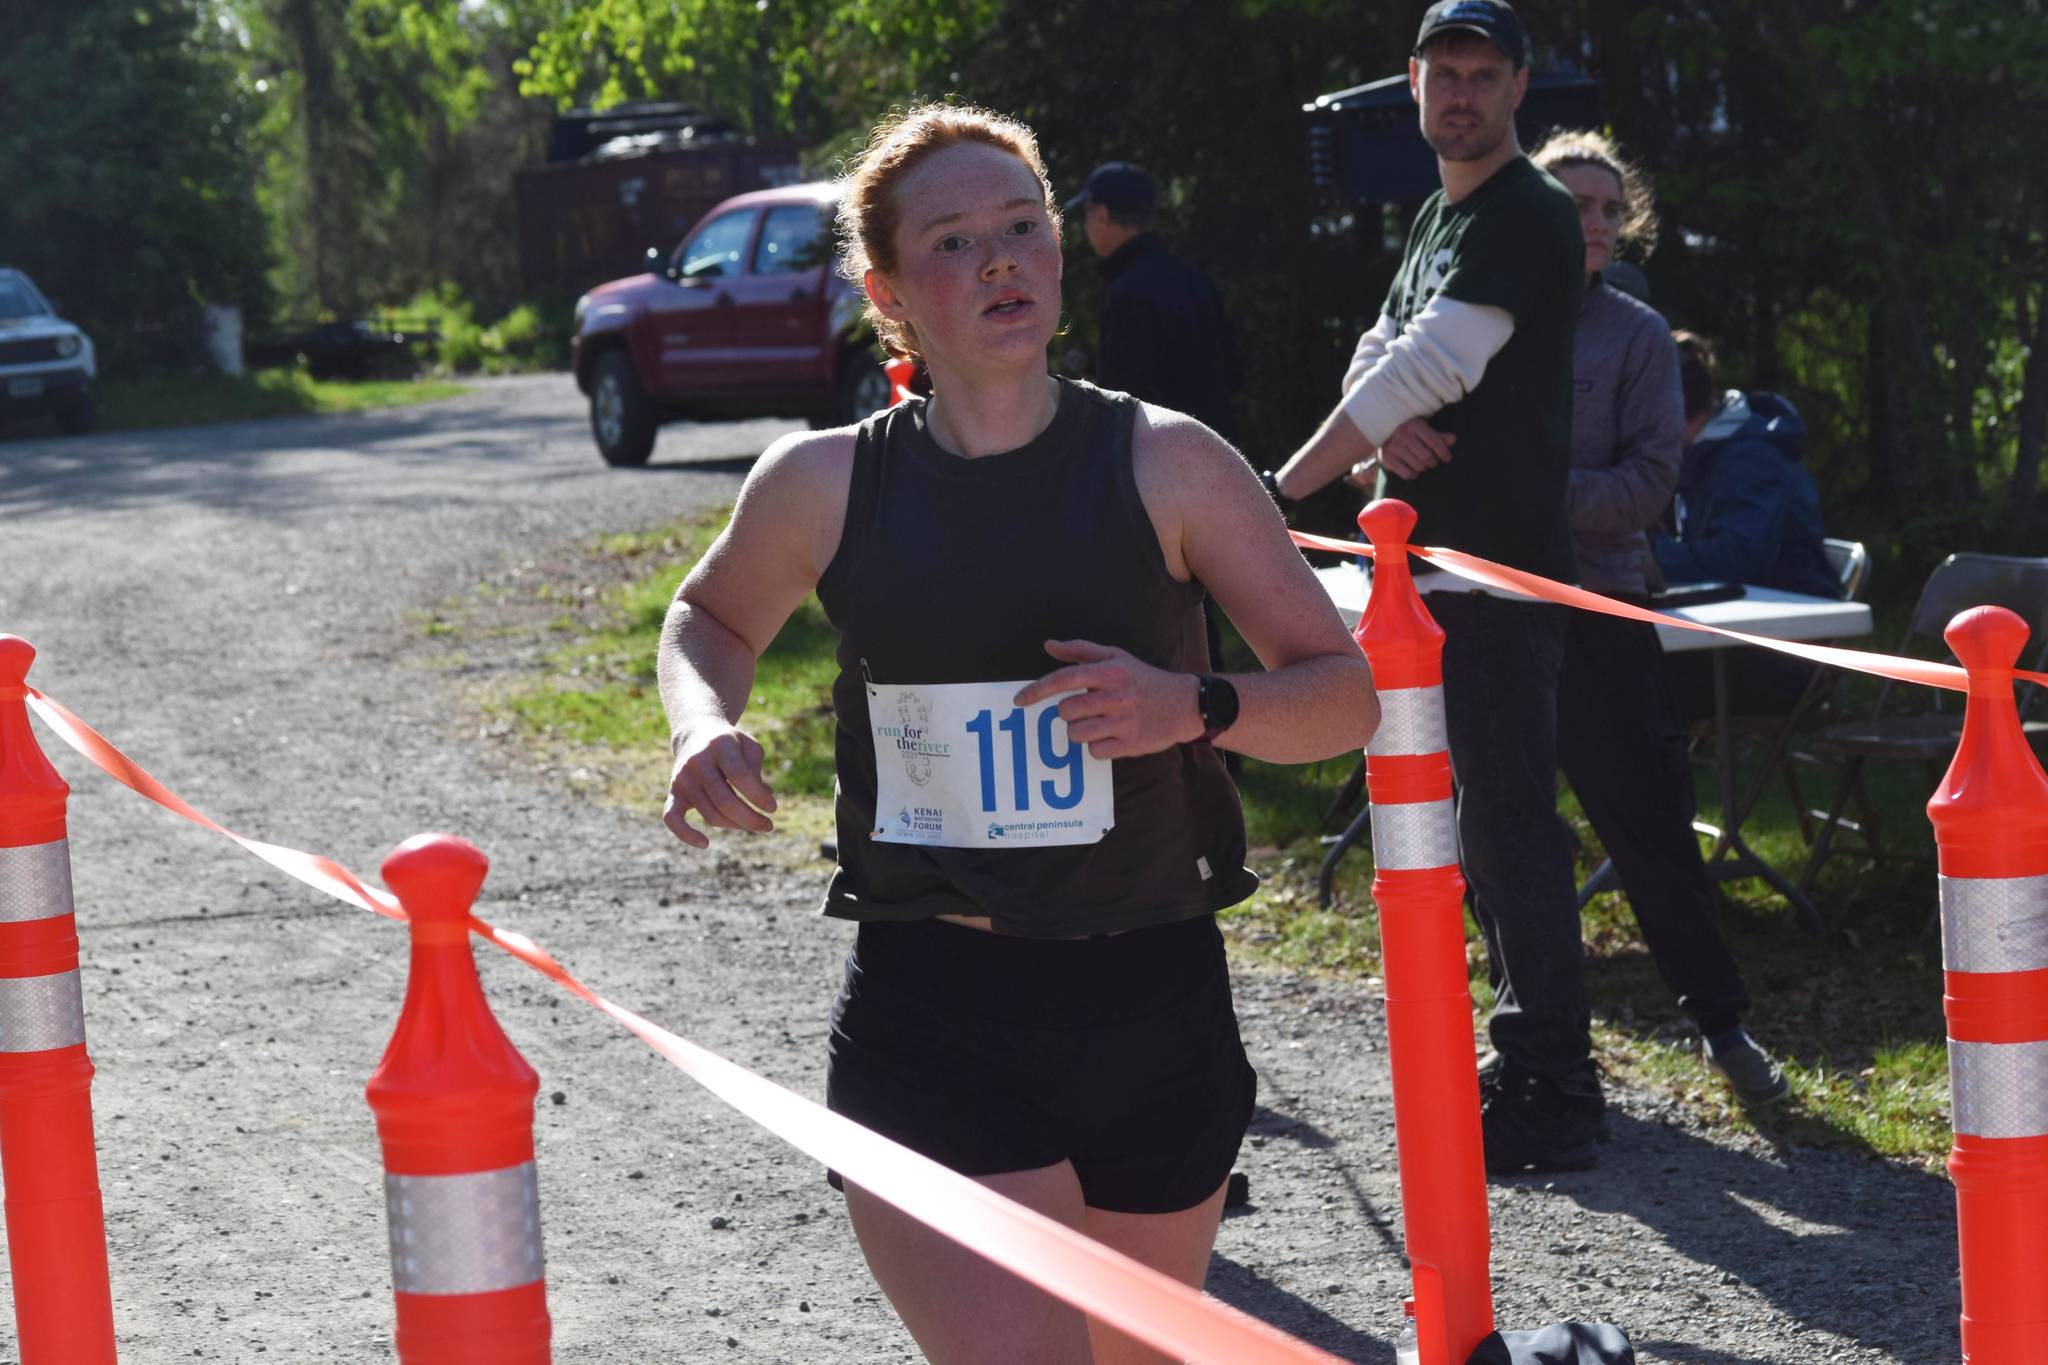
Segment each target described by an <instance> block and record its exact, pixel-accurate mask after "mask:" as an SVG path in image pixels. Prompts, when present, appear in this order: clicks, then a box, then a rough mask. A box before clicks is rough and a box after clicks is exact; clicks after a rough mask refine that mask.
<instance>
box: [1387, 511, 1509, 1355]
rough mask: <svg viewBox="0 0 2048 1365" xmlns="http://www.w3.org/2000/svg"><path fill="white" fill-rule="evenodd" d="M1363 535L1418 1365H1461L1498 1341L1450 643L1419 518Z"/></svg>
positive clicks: (1396, 520)
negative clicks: (1426, 600)
mask: <svg viewBox="0 0 2048 1365" xmlns="http://www.w3.org/2000/svg"><path fill="white" fill-rule="evenodd" d="M1358 524H1359V526H1360V527H1361V528H1362V529H1363V530H1364V531H1365V534H1366V536H1367V538H1368V539H1370V540H1371V541H1372V544H1373V551H1374V564H1373V581H1372V595H1371V596H1370V597H1369V598H1368V599H1367V601H1366V606H1365V614H1364V615H1363V616H1361V617H1360V618H1359V622H1358V628H1357V630H1356V631H1354V632H1353V638H1355V639H1356V640H1357V641H1358V646H1359V648H1360V649H1362V650H1364V651H1365V657H1366V659H1367V660H1368V661H1369V662H1370V663H1371V664H1372V676H1373V687H1374V689H1375V690H1376V691H1377V692H1378V693H1379V702H1380V726H1379V729H1378V730H1377V731H1375V732H1374V734H1373V737H1372V742H1371V743H1370V744H1369V745H1368V746H1367V748H1366V751H1365V770H1366V791H1367V793H1368V795H1369V797H1370V799H1371V802H1372V854H1373V879H1372V894H1373V900H1374V901H1375V902H1376V903H1377V904H1378V906H1379V916H1380V946H1381V954H1382V956H1383V958H1384V960H1385V964H1386V965H1385V971H1386V980H1387V1051H1388V1053H1389V1054H1390V1057H1391V1059H1392V1066H1393V1074H1394V1139H1395V1145H1396V1148H1397V1150H1398V1152H1399V1156H1400V1166H1401V1219H1402V1225H1403V1230H1404V1232H1405V1234H1406V1238H1407V1244H1408V1260H1409V1263H1410V1265H1411V1266H1412V1267H1413V1273H1414V1282H1415V1335H1416V1345H1417V1347H1418V1349H1419V1351H1420V1353H1421V1357H1422V1365H1463V1362H1464V1361H1465V1360H1466V1359H1467V1358H1468V1357H1469V1356H1470V1355H1471V1354H1472V1351H1473V1350H1474V1348H1476V1347H1477V1346H1478V1345H1479V1343H1480V1342H1481V1341H1483V1340H1484V1339H1485V1338H1486V1337H1487V1336H1488V1335H1489V1334H1491V1333H1492V1331H1493V1286H1492V1283H1491V1281H1490V1279H1489V1271H1488V1265H1487V1258H1488V1254H1489V1250H1490V1246H1491V1240H1492V1232H1491V1228H1490V1225H1489V1223H1488V1219H1487V1211H1486V1156H1485V1149H1484V1145H1483V1143H1482V1140H1481V1137H1480V1131H1479V1068H1478V1058H1477V1056H1476V1053H1475V1048H1474V1045H1473V1041H1472V988H1471V984H1470V983H1469V981H1468V980H1467V979H1466V974H1465V972H1466V969H1465V909H1464V904H1465V879H1464V877H1463V876H1462V875H1461V874H1460V873H1459V871H1458V827H1457V816H1456V811H1455V807H1454V804H1453V800H1452V790H1451V758H1450V753H1449V748H1448V743H1449V741H1448V729H1447V727H1446V724H1445V720H1444V700H1443V648H1444V632H1443V628H1442V627H1441V626H1439V625H1437V623H1436V622H1435V621H1434V620H1433V619H1431V617H1430V615H1429V612H1428V611H1427V610H1426V609H1425V608H1424V607H1423V605H1422V598H1421V596H1420V595H1419V594H1418V593H1417V592H1416V591H1415V580H1414V577H1413V576H1412V574H1411V573H1410V571H1409V567H1408V536H1409V533H1410V532H1411V531H1413V530H1414V529H1415V509H1414V508H1412V507H1410V506H1409V505H1408V504H1407V503H1405V502H1400V501H1398V500H1396V499H1393V498H1382V499H1380V500H1379V501H1378V502H1375V503H1373V504H1372V505H1371V506H1370V507H1368V508H1366V509H1365V510H1364V511H1363V512H1361V513H1360V514H1359V517H1358Z"/></svg>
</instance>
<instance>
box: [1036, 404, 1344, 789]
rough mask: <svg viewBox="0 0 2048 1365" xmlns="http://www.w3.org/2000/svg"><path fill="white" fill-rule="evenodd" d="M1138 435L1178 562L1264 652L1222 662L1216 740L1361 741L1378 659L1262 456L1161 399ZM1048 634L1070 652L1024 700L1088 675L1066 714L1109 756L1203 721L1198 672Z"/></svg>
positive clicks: (1144, 483) (1156, 521) (1316, 754)
mask: <svg viewBox="0 0 2048 1365" xmlns="http://www.w3.org/2000/svg"><path fill="white" fill-rule="evenodd" d="M1133 442H1134V449H1133V452H1132V460H1133V464H1134V466H1135V469H1136V473H1137V480H1138V491H1139V495H1140V497H1141V498H1142V499H1143V500H1144V503H1145V510H1146V511H1147V513H1148V514H1149V515H1150V517H1151V520H1152V524H1153V527H1154V529H1155V531H1156V532H1157V533H1158V536H1159V543H1160V549H1161V551H1162V553H1163V554H1164V555H1165V557H1166V562H1167V568H1168V570H1169V571H1170V572H1172V573H1173V575H1174V576H1175V577H1177V578H1179V577H1187V578H1192V579H1194V580H1196V581H1198V582H1200V583H1201V584H1202V585H1203V586H1204V587H1206V588H1207V589H1208V590H1209V592H1210V594H1211V595H1212V596H1213V597H1214V598H1215V599H1216V601H1217V604H1218V605H1220V606H1221V607H1222V608H1223V610H1224V612H1225V613H1226V614H1228V615H1229V617H1230V620H1231V623H1232V624H1233V625H1235V626H1236V627H1237V629H1238V632H1239V633H1240V634H1241V635H1243V636H1244V638H1245V641H1246V643H1248V644H1249V645H1250V646H1251V647H1252V651H1253V653H1255V654H1257V655H1258V657H1259V662H1260V663H1262V664H1264V665H1265V671H1264V672H1262V673H1228V674H1224V675H1222V676H1224V677H1226V678H1228V679H1229V681H1230V683H1231V684H1232V686H1233V687H1235V688H1236V690H1237V695H1238V718H1237V720H1236V722H1235V723H1234V724H1232V725H1231V727H1230V728H1229V729H1227V730H1225V731H1223V732H1222V733H1221V734H1220V735H1218V736H1217V737H1216V739H1215V743H1216V744H1217V745H1218V746H1219V747H1221V748H1226V749H1233V750H1236V751H1237V752H1238V753H1242V754H1248V755H1250V756H1251V757H1253V758H1259V759H1264V760H1266V761H1267V762H1271V763H1307V762H1313V761H1315V760H1318V759H1324V758H1329V757H1331V756H1332V755H1335V754H1340V753H1345V752H1349V751H1355V750H1358V749H1362V748H1364V747H1365V745H1366V742H1367V741H1368V740H1370V739H1371V738H1372V733H1373V730H1374V728H1375V727H1377V726H1378V724H1379V701H1378V698H1377V697H1376V696H1375V695H1374V692H1373V686H1372V672H1371V670H1370V669H1369V668H1368V667H1367V666H1366V662H1365V656H1364V655H1362V654H1361V653H1359V650H1358V645H1357V644H1356V643H1355V642H1354V641H1353V640H1352V639H1351V636H1350V635H1349V634H1347V633H1346V631H1345V629H1344V623H1343V621H1342V620H1341V619H1340V618H1339V617H1338V615H1337V609H1336V607H1335V606H1334V605H1333V604H1332V603H1331V601H1330V598H1329V595H1328V594H1327V593H1325V592H1324V591H1323V589H1322V586H1321V585H1320V584H1319V583H1317V582H1316V578H1315V574H1314V573H1313V572H1311V571H1310V569H1309V567H1308V563H1307V561H1305V560H1304V559H1302V557H1301V552H1300V551H1299V550H1297V549H1296V548H1295V547H1294V543H1293V542H1292V541H1290V540H1289V539H1288V538H1287V527H1286V524H1285V523H1284V522H1283V521H1282V520H1281V518H1280V513H1279V511H1278V509H1276V508H1275V507H1274V506H1273V501H1272V499H1271V498H1269V497H1268V496H1267V495H1266V491H1265V489H1264V488H1262V487H1261V486H1260V484H1259V480H1258V475H1257V474H1256V473H1254V472H1253V470H1252V467H1251V466H1250V465H1249V464H1247V463H1246V462H1245V459H1244V457H1243V456H1242V455H1240V454H1238V453H1237V451H1235V450H1233V449H1232V448H1231V446H1230V444H1229V443H1228V442H1226V441H1225V440H1223V438H1222V437H1220V436H1218V435H1216V434H1215V433H1214V432H1212V431H1210V430H1209V429H1208V428H1207V427H1205V426H1203V425H1202V424H1201V423H1200V422H1197V421H1195V420H1194V419H1193V418H1191V417H1185V416H1182V415H1181V414H1179V413H1176V412H1171V411H1169V410H1167V409H1163V408H1155V407H1150V406H1147V407H1146V408H1145V410H1144V413H1143V415H1141V416H1140V417H1139V419H1138V423H1137V431H1136V433H1135V434H1134V436H1133ZM1047 648H1048V652H1049V653H1051V654H1053V656H1054V657H1055V658H1059V659H1063V660H1068V661H1070V662H1069V666H1068V667H1066V668H1061V669H1057V670H1055V671H1054V672H1052V673H1049V674H1047V675H1046V676H1045V677H1043V678H1040V679H1039V680H1038V681H1036V682H1034V683H1032V684H1031V685H1030V686H1029V687H1027V688H1026V689H1024V691H1023V692H1021V693H1019V694H1018V702H1019V704H1020V705H1029V704H1030V703H1031V702H1033V701H1036V700H1038V699H1039V698H1041V697H1045V696H1051V695H1053V694H1056V693H1059V692H1064V691H1070V690H1073V689H1076V688H1080V689H1082V692H1081V694H1080V695H1078V696H1073V697H1069V698H1067V699H1066V700H1065V701H1064V702H1062V703H1061V704H1060V714H1061V715H1062V716H1063V717H1064V718H1065V720H1066V721H1067V732H1068V734H1069V735H1071V736H1072V737H1073V738H1074V739H1075V740H1077V741H1080V742H1084V743H1087V744H1088V745H1089V747H1090V750H1091V751H1092V752H1094V753H1096V754H1097V755H1098V756H1100V757H1104V758H1124V757H1131V756H1134V755H1137V754H1146V753H1154V752H1157V751H1158V750H1161V749H1165V748H1168V747H1170V746H1171V745H1174V744H1180V743H1186V742H1187V741H1189V740H1192V739H1195V738H1197V737H1199V736H1200V735H1201V733H1202V722H1201V716H1200V713H1199V711H1198V710H1197V705H1196V675H1194V674H1192V673H1174V672H1170V671H1168V670H1165V669H1159V668H1153V667H1151V666H1150V665H1148V664H1145V663H1143V662H1141V661H1139V660H1137V659H1135V658H1133V657H1132V656H1131V655H1129V654H1127V653H1125V652H1124V651H1122V650H1119V649H1110V648H1108V647H1106V646H1103V645H1099V644H1094V643H1092V642H1089V641H1085V640H1069V641H1049V642H1048V644H1047Z"/></svg>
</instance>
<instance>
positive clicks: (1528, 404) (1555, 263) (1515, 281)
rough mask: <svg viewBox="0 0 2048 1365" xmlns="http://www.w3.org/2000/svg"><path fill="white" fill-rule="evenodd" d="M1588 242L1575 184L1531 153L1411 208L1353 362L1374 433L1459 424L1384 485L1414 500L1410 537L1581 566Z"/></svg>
mask: <svg viewBox="0 0 2048 1365" xmlns="http://www.w3.org/2000/svg"><path fill="white" fill-rule="evenodd" d="M1584 263H1585V247H1584V243H1583V239H1582V238H1581V236H1580V231H1579V215H1578V209H1577V207H1576V206H1575V205H1574V203H1573V201H1572V197H1571V194H1570V193H1569V192H1568V191H1566V190H1565V188H1564V187H1563V186H1562V185H1559V184H1558V183H1557V182H1556V181H1555V180H1553V179H1552V178H1551V177H1550V176H1549V175H1547V174H1546V173H1544V172H1543V171H1541V170H1538V169H1537V168H1536V167H1535V166H1534V165H1533V164H1532V163H1531V162H1530V161H1529V160H1528V159H1527V158H1526V157H1517V158H1516V159H1515V160H1513V161H1510V162H1509V163H1508V164H1507V165H1505V166H1503V167H1501V169H1500V170H1498V171H1496V172H1494V174H1493V175H1492V176H1491V177H1490V178H1489V179H1488V180H1487V181H1486V183H1485V184H1483V185H1481V186H1480V187H1479V188H1478V189H1477V190H1474V191H1473V192H1472V193H1471V194H1468V195H1466V196H1465V197H1464V198H1463V199H1461V200H1459V201H1458V202H1457V203H1455V204H1451V203H1446V202H1445V199H1444V195H1443V192H1442V191H1441V190H1439V191H1438V192H1437V193H1436V194H1434V195H1432V196H1430V198H1429V200H1428V202H1427V203H1425V204H1424V205H1423V208H1422V211H1421V213H1420V214H1419V215H1418V216H1417V217H1416V219H1415V226H1414V228H1413V230H1412V231H1411V232H1410V233H1409V236H1408V247H1407V250H1406V251H1405V252H1404V253H1403V255H1402V259H1401V266H1400V269H1399V271H1398V272H1396V274H1395V276H1394V281H1393V284H1392V285H1391V286H1390V287H1389V288H1388V290H1387V298H1386V303H1385V305H1384V306H1383V308H1382V310H1381V316H1380V319H1379V322H1378V323H1377V324H1376V325H1375V326H1374V327H1373V329H1372V330H1371V331H1369V332H1367V333H1366V334H1365V335H1364V337H1362V338H1361V339H1360V341H1359V346H1358V353H1357V355H1356V356H1355V357H1354V359H1353V362H1352V367H1351V372H1350V373H1349V374H1347V375H1346V376H1345V398H1344V404H1343V406H1344V410H1345V412H1346V413H1347V414H1349V415H1350V417H1351V420H1352V421H1353V422H1354V423H1355V424H1356V425H1357V426H1358V428H1359V430H1360V431H1361V432H1363V433H1364V434H1365V436H1366V438H1367V439H1368V440H1370V441H1371V442H1372V443H1373V444H1374V446H1376V447H1377V446H1379V445H1381V444H1384V442H1385V441H1386V440H1387V438H1388V436H1390V435H1391V434H1392V432H1393V430H1394V429H1395V428H1396V427H1398V426H1399V425H1401V423H1402V422H1404V421H1406V420H1408V419H1409V418H1411V417H1423V418H1425V419H1426V420H1427V421H1428V422H1429V424H1430V425H1431V426H1432V427H1434V428H1436V430H1438V431H1440V432H1443V433H1445V434H1446V435H1453V436H1456V437H1457V441H1456V442H1455V443H1454V445H1453V446H1452V448H1451V459H1450V461H1449V462H1448V463H1446V464H1443V465H1439V466H1437V467H1436V468H1433V469H1430V470H1427V471H1425V472H1424V473H1423V474H1422V476H1421V477H1420V478H1416V479H1404V478H1401V477H1399V476H1398V475H1394V474H1391V473H1389V472H1386V471H1384V470H1383V471H1382V472H1381V474H1380V485H1379V489H1380V495H1381V496H1382V497H1395V498H1400V499H1402V500H1403V501H1405V502H1408V503H1410V504H1412V505H1413V506H1414V507H1415V510H1416V513H1417V516H1418V521H1417V523H1416V528H1415V543H1416V544H1419V545H1444V546H1448V547H1450V548H1452V549H1458V550H1463V551H1465V552H1467V553H1469V554H1475V555H1480V556H1483V557H1485V558H1487V559H1493V560H1498V561H1500V562H1501V563H1504V564H1510V565H1513V566H1514V567H1516V568H1520V569H1527V570H1529V571H1531V572H1534V573H1540V574H1544V575H1546V576H1548V577H1551V578H1557V579H1562V580H1565V581H1567V582H1568V581H1571V580H1572V578H1573V576H1574V569H1573V558H1572V542H1571V531H1570V525H1569V522H1568V520H1567V517H1566V510H1565V490H1566V484H1567V482H1568V480H1569V477H1570V471H1571V439H1572V343H1573V339H1574V332H1575V330H1576V328H1577V325H1578V315H1579V305H1580V302H1581V293H1582V291H1583V289H1584V285H1585V280H1584V273H1585V264H1584Z"/></svg>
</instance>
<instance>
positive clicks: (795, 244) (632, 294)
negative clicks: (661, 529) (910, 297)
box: [569, 184, 890, 465]
mask: <svg viewBox="0 0 2048 1365" xmlns="http://www.w3.org/2000/svg"><path fill="white" fill-rule="evenodd" d="M837 206H838V191H837V188H836V187H835V186H833V185H830V184H805V185H789V186H784V187H782V188H779V189H772V190H755V191H752V192H750V193H747V194H741V195H735V196H734V197H733V198H731V199H727V200H726V201H725V202H723V203H721V204H720V205H718V207H716V208H714V209H712V210H711V212H710V213H708V214H706V215H705V216H704V218H703V220H702V221H701V222H699V223H698V224H697V226H696V227H695V228H693V229H692V230H691V231H690V233H689V235H688V236H686V237H685V238H684V239H683V243H682V245H681V246H679V247H677V248H676V249H675V251H673V252H672V253H670V254H668V255H667V256H663V255H662V254H661V253H660V252H659V251H657V250H652V249H650V250H649V251H648V253H647V257H648V269H647V272H646V273H645V274H640V275H633V276H629V277H627V278H626V279H622V280H613V281H611V282H610V283H608V284H601V285H599V286H598V287H597V288H595V289H593V290H591V291H590V292H589V293H588V294H585V295H584V296H583V297H582V298H580V299H578V300H577V301H576V334H575V338H574V340H573V341H572V342H571V343H570V352H569V354H570V364H571V366H572V368H574V370H575V372H576V386H577V387H578V388H580V389H581V390H582V391H583V392H584V393H585V394H587V395H588V396H589V398H590V430H591V433H592V434H593V435H594V436H595V437H596V438H597V449H598V453H599V454H601V455H603V456H604V458H605V462H606V463H607V464H614V465H638V464H645V463H646V462H647V457H648V455H649V454H650V453H652V452H653V450H654V435H655V431H656V429H657V428H658V427H659V426H660V425H661V424H662V423H663V422H665V421H670V420H673V419H676V418H680V417H764V416H772V415H779V414H785V413H786V414H792V415H800V416H804V417H807V418H809V419H810V420H811V421H812V423H813V424H815V425H818V426H834V425H838V424H841V423H845V422H855V421H859V420H860V419H861V418H863V417H866V416H867V415H868V414H870V413H872V412H874V411H875V410H876V409H878V408H882V407H885V406H887V405H888V402H889V398H890V386H889V379H888V377H887V376H886V375H885V374H884V373H883V370H882V358H881V354H880V353H879V351H878V350H877V349H876V347H875V342H874V337H873V335H872V333H871V332H870V330H869V329H868V327H867V326H866V325H865V324H864V323H863V322H862V321H861V313H862V310H863V308H864V306H865V303H866V300H865V298H863V296H862V295H861V292H860V291H859V290H858V289H855V288H854V287H853V286H851V285H849V284H847V283H846V281H844V280H842V279H841V278H840V277H839V274H838V272H837V271H836V270H835V269H834V268H833V265H834V262H833V249H834V239H833V233H832V215H833V212H834V210H835V209H836V208H837Z"/></svg>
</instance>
